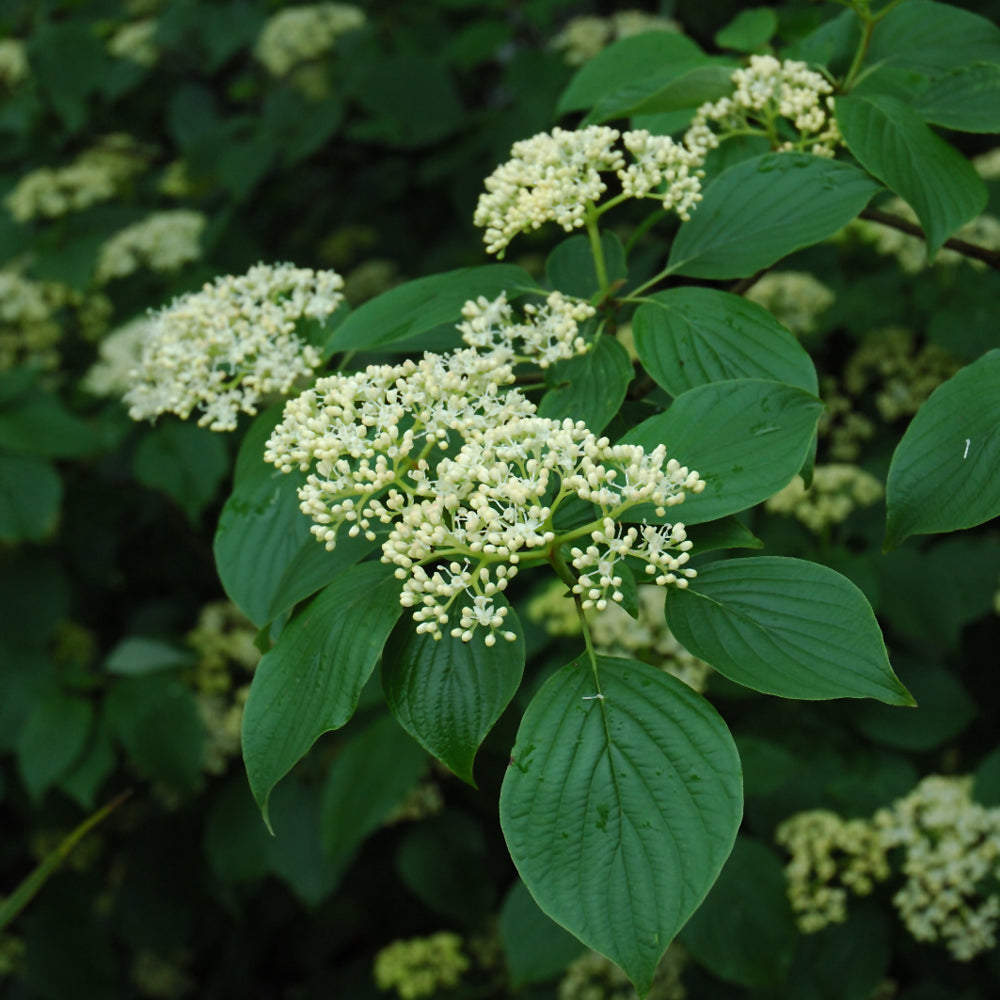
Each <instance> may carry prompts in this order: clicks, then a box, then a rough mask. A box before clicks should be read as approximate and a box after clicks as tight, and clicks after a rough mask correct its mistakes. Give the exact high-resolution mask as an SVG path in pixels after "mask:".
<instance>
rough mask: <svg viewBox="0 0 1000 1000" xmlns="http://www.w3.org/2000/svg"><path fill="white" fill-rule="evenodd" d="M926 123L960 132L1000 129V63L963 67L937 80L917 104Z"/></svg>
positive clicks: (919, 112)
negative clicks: (999, 64)
mask: <svg viewBox="0 0 1000 1000" xmlns="http://www.w3.org/2000/svg"><path fill="white" fill-rule="evenodd" d="M916 111H917V114H918V115H920V117H921V118H923V120H924V121H925V122H931V123H932V124H934V125H943V126H944V127H945V128H951V129H955V130H956V131H958V132H1000V66H998V65H995V64H991V63H979V64H977V65H975V66H963V67H961V68H960V69H956V70H954V71H953V72H951V73H948V74H947V75H945V76H942V77H940V78H939V79H937V80H935V81H934V82H933V83H932V84H931V85H930V87H928V88H927V89H926V90H925V91H924V92H923V93H922V94H921V95H920V98H919V100H918V101H917V104H916Z"/></svg>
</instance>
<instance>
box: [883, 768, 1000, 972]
mask: <svg viewBox="0 0 1000 1000" xmlns="http://www.w3.org/2000/svg"><path fill="white" fill-rule="evenodd" d="M971 793H972V777H971V776H965V777H952V778H946V777H942V776H940V775H931V776H930V777H927V778H924V780H923V781H921V782H920V784H919V785H917V787H916V788H915V789H914V790H913V791H912V792H911V793H910V794H909V795H907V796H906V798H904V799H900V800H899V801H897V802H895V803H893V805H892V808H891V809H884V810H880V811H879V812H878V813H876V814H875V817H874V825H875V828H876V829H877V830H878V833H879V836H880V838H881V840H882V843H883V844H884V845H885V847H886V848H887V849H895V848H900V849H901V850H902V852H903V860H902V865H901V870H902V873H903V874H904V875H905V876H906V882H905V883H904V884H903V887H902V888H901V889H900V890H899V891H898V892H897V893H896V894H895V895H894V896H893V897H892V901H893V903H894V904H895V905H896V909H897V910H898V911H899V915H900V916H901V917H902V919H903V923H904V924H905V925H906V929H907V930H908V931H909V932H910V933H911V934H912V935H913V936H914V937H915V938H916V939H917V940H918V941H941V942H943V943H944V944H945V945H946V946H947V948H948V950H949V951H950V952H951V954H952V956H953V957H954V958H956V959H958V961H960V962H964V961H968V960H969V959H971V958H974V957H975V956H976V955H979V954H981V953H983V952H985V951H990V950H991V949H993V948H995V947H996V943H997V937H996V932H997V923H998V921H1000V895H998V894H997V893H996V891H988V893H987V894H986V895H983V888H982V887H983V886H984V885H989V884H993V886H995V884H996V881H997V879H998V878H1000V808H993V809H987V808H986V807H985V806H982V805H980V804H979V803H977V802H974V801H973V799H972V794H971Z"/></svg>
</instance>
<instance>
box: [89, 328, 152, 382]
mask: <svg viewBox="0 0 1000 1000" xmlns="http://www.w3.org/2000/svg"><path fill="white" fill-rule="evenodd" d="M153 322H154V321H153V320H152V319H151V318H150V317H149V316H137V317H136V318H135V319H132V320H130V321H129V322H128V323H125V324H124V325H123V326H120V327H118V329H116V330H112V331H111V333H109V334H108V335H107V336H106V337H105V338H104V339H103V340H102V341H101V343H100V344H99V345H98V348H97V354H98V358H97V361H96V362H94V364H93V365H91V367H90V370H89V371H88V372H87V374H86V375H84V377H83V380H82V381H81V382H80V388H81V389H83V390H84V391H86V392H89V393H90V394H91V395H92V396H110V397H119V398H120V397H122V396H124V395H125V393H126V392H128V390H129V389H130V388H131V387H132V373H133V372H134V371H135V368H136V366H137V365H138V364H139V362H140V360H141V359H142V347H143V344H144V343H145V341H146V338H147V337H148V336H149V334H150V332H151V331H152V328H153Z"/></svg>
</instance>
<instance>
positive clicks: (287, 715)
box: [243, 562, 403, 821]
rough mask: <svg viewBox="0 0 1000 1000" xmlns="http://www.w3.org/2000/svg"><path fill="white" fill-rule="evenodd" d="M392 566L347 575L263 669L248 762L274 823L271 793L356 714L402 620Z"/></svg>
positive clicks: (249, 711) (257, 794) (255, 690)
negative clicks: (319, 740)
mask: <svg viewBox="0 0 1000 1000" xmlns="http://www.w3.org/2000/svg"><path fill="white" fill-rule="evenodd" d="M399 588H400V583H399V581H398V580H397V579H396V578H395V577H394V576H393V570H392V568H391V567H389V566H386V565H383V564H382V563H379V562H371V563H363V564H362V565H360V566H354V567H352V568H351V569H349V570H348V571H347V572H346V573H343V574H341V575H340V576H339V577H337V579H335V580H334V581H333V583H331V584H329V586H327V587H326V588H325V589H324V590H323V591H322V592H321V593H320V594H319V595H318V596H317V597H316V598H315V600H313V601H311V602H310V604H309V605H308V606H307V607H306V608H305V609H304V610H303V611H302V612H300V613H299V614H298V615H297V616H296V617H295V618H293V619H292V620H291V622H290V623H289V624H288V625H286V626H285V628H284V630H283V631H282V633H281V637H280V638H279V639H278V643H277V645H276V646H275V647H274V649H272V650H271V651H270V652H269V653H267V654H266V655H265V656H264V658H263V659H262V660H261V661H260V663H259V664H258V666H257V670H256V672H255V673H254V678H253V682H252V684H251V685H250V694H249V696H248V698H247V704H246V710H245V712H244V714H243V759H244V761H245V762H246V767H247V777H248V779H249V780H250V787H251V789H253V794H254V798H255V799H256V800H257V805H258V806H260V809H261V812H262V813H263V814H264V818H265V821H267V815H268V812H267V800H268V797H269V796H270V794H271V789H272V788H274V786H275V785H276V784H277V783H278V782H279V781H280V780H281V779H282V778H283V777H284V776H285V775H286V774H287V773H288V772H289V771H290V770H291V769H292V767H293V766H294V765H295V764H296V763H297V762H298V761H299V760H300V759H301V758H302V757H303V756H304V755H305V753H306V751H307V750H308V749H309V748H310V747H311V746H312V745H313V743H314V742H315V741H316V739H317V738H318V737H319V736H321V735H322V734H323V733H325V732H328V731H329V730H331V729H339V728H340V727H341V726H342V725H344V723H346V722H347V721H348V719H350V717H351V716H352V715H353V714H354V710H355V708H356V707H357V704H358V698H359V697H360V695H361V689H362V687H364V684H365V682H366V681H367V680H368V678H369V676H370V675H371V672H372V670H374V669H375V663H376V662H377V660H378V658H379V656H380V654H381V652H382V646H383V645H384V644H385V640H386V639H387V638H388V636H389V633H390V632H391V631H392V627H393V625H395V623H396V619H397V618H398V617H399V616H400V614H401V613H402V610H403V609H402V606H401V605H400V603H399Z"/></svg>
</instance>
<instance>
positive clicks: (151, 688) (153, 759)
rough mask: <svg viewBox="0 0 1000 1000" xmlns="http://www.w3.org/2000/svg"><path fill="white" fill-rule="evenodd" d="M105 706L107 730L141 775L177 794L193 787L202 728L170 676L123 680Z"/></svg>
mask: <svg viewBox="0 0 1000 1000" xmlns="http://www.w3.org/2000/svg"><path fill="white" fill-rule="evenodd" d="M105 704H106V711H107V720H108V722H109V723H110V725H111V729H112V730H113V732H114V734H115V735H116V736H117V738H118V740H119V742H120V743H121V744H122V746H123V747H124V748H125V751H126V752H127V754H128V756H129V760H130V761H131V763H132V764H133V765H134V767H135V768H136V769H137V770H138V771H139V773H140V774H142V775H144V776H145V777H148V778H151V779H152V780H154V781H159V782H162V783H163V784H165V785H167V786H168V787H170V788H171V789H173V790H175V791H180V792H186V793H189V792H191V791H192V790H193V789H194V788H195V787H196V786H197V784H198V782H199V781H200V779H201V763H202V753H203V749H204V745H205V727H204V724H203V723H202V720H201V715H200V714H199V712H198V706H197V705H196V704H195V701H194V697H193V695H192V693H191V691H190V689H189V688H187V687H186V686H185V685H184V684H182V683H181V682H180V681H179V680H178V679H177V678H176V677H175V676H173V675H170V674H145V675H142V676H139V677H122V678H119V679H117V680H116V681H115V682H114V684H113V685H112V686H111V688H110V690H109V692H108V696H107V699H106V702H105Z"/></svg>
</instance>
